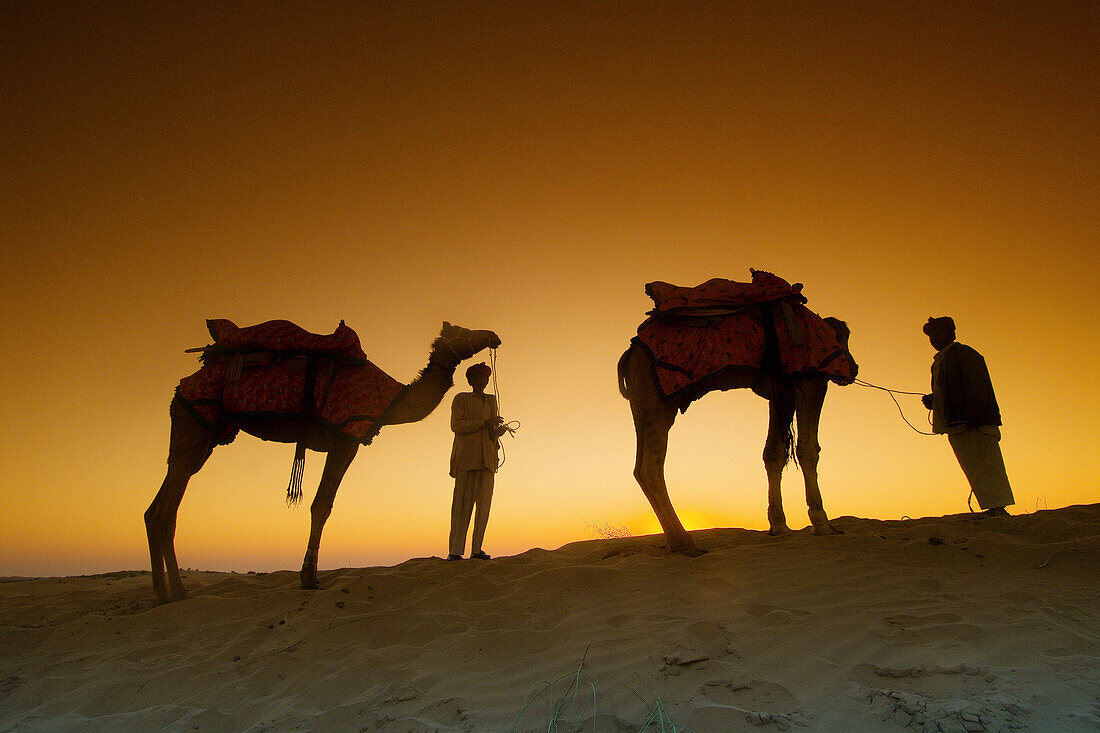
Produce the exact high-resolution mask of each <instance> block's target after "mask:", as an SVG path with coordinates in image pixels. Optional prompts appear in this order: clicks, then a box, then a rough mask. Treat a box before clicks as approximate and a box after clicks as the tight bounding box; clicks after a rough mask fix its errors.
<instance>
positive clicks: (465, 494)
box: [447, 363, 507, 560]
mask: <svg viewBox="0 0 1100 733" xmlns="http://www.w3.org/2000/svg"><path fill="white" fill-rule="evenodd" d="M492 373H493V371H492V369H490V368H489V365H488V364H484V363H482V364H474V365H473V366H472V367H470V368H469V369H467V370H466V381H468V382H469V383H470V386H471V387H473V391H472V392H462V393H460V394H456V395H455V398H454V400H453V401H452V402H451V430H452V431H453V432H454V434H455V439H454V445H453V446H452V448H451V477H452V478H453V479H454V480H455V491H454V498H453V499H452V501H451V536H450V549H449V553H450V554H448V556H447V559H448V560H461V559H462V555H463V553H464V552H465V549H466V531H467V530H468V529H469V527H470V515H471V514H473V515H474V517H473V519H474V532H473V536H472V537H471V538H470V557H471V558H474V559H477V560H488V559H489V555H488V554H486V553H485V551H484V550H483V549H482V547H481V543H482V540H483V539H484V537H485V527H486V525H487V524H488V523H489V507H490V506H491V504H492V502H493V482H494V478H495V474H496V470H497V465H498V460H497V450H498V449H499V447H500V443H499V438H500V436H501V435H503V434H504V433H505V432H506V430H507V429H506V428H505V427H504V424H503V420H501V418H500V416H499V415H497V398H496V395H492V394H485V388H486V387H487V386H488V385H489V377H490V376H491V375H492ZM475 508H476V510H477V511H476V513H475V512H474V510H475Z"/></svg>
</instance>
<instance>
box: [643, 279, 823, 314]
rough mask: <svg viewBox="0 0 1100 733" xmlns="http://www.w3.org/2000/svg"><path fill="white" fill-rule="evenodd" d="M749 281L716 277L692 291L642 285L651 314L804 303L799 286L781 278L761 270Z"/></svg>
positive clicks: (660, 285) (650, 284)
mask: <svg viewBox="0 0 1100 733" xmlns="http://www.w3.org/2000/svg"><path fill="white" fill-rule="evenodd" d="M750 272H751V273H752V282H749V283H740V282H737V281H735V280H724V279H722V278H720V277H716V278H714V279H713V280H707V281H706V282H705V283H703V284H702V285H696V286H695V287H693V288H685V287H680V286H678V285H669V284H668V283H665V282H660V281H658V282H651V283H649V284H647V285H646V286H645V292H646V295H648V296H649V297H651V298H653V303H654V304H655V305H656V307H655V308H654V309H653V310H652V311H650V312H651V313H667V314H675V313H682V314H691V313H693V312H697V311H702V310H710V309H726V310H732V309H736V308H740V307H744V306H748V305H756V304H758V303H772V302H775V301H778V300H791V301H794V302H799V303H805V302H806V298H805V297H803V295H802V283H795V284H794V285H791V284H790V283H789V282H787V281H786V280H784V279H783V278H781V277H777V276H775V275H773V274H771V273H770V272H764V271H763V270H750Z"/></svg>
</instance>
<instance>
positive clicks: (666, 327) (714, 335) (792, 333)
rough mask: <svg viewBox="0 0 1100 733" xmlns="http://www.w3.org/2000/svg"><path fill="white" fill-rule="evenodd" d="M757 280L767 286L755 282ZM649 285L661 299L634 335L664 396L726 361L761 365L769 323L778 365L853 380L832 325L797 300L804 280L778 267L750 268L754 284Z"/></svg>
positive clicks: (840, 381)
mask: <svg viewBox="0 0 1100 733" xmlns="http://www.w3.org/2000/svg"><path fill="white" fill-rule="evenodd" d="M756 284H760V285H763V286H764V287H762V288H759V289H757V288H755V287H754V286H755V285H756ZM737 286H740V287H737ZM646 292H647V293H649V294H650V296H651V297H653V299H654V301H655V302H656V303H657V306H658V307H657V309H656V310H654V311H651V313H653V316H652V317H651V318H649V319H648V320H647V321H646V322H645V323H643V324H642V325H641V326H640V327H639V328H638V335H637V336H636V337H635V339H634V341H635V342H636V343H639V344H641V345H642V346H644V347H645V348H646V349H648V350H649V352H650V353H651V354H652V355H653V359H654V363H655V366H656V370H657V380H658V383H659V384H660V387H661V391H662V392H664V394H665V395H666V396H672V395H675V394H676V393H679V392H681V391H682V390H684V389H686V388H688V387H690V386H692V385H694V384H696V383H697V382H699V381H700V380H702V379H704V378H706V377H709V376H711V375H712V374H715V373H717V372H719V371H721V370H722V369H725V368H726V367H739V366H740V367H753V368H757V369H759V368H764V367H765V366H766V365H765V359H767V358H769V357H768V354H767V353H766V346H767V341H768V332H767V330H768V329H772V328H774V333H775V352H776V353H775V354H773V355H771V359H772V360H773V363H774V364H776V366H777V367H778V369H779V370H780V371H782V372H783V373H785V374H797V373H800V372H820V373H822V374H825V375H826V376H828V377H829V378H830V379H832V380H833V381H835V382H837V383H838V384H850V383H851V382H852V380H853V378H854V377H855V371H854V369H853V365H852V363H851V360H850V359H849V357H848V352H847V350H846V349H845V348H844V347H843V346H842V345H841V343H840V342H839V340H838V339H837V335H836V332H835V331H834V330H833V329H832V327H830V326H829V324H828V323H826V322H825V320H824V319H823V318H821V317H820V316H818V315H817V314H816V313H814V312H813V311H811V310H810V309H809V308H807V307H806V306H805V305H803V304H802V302H800V301H801V300H804V298H802V296H801V286H791V285H790V284H789V283H787V282H786V281H785V280H783V279H782V278H778V277H776V276H775V275H771V274H770V273H762V272H759V271H754V272H753V284H747V283H735V282H733V281H731V280H718V279H715V280H709V281H707V282H706V283H703V285H701V286H699V287H698V288H677V287H676V286H672V285H668V284H667V283H650V284H649V285H647V286H646ZM693 296H698V297H693ZM769 303H772V304H771V305H769ZM716 307H728V308H730V310H729V311H727V312H726V313H725V314H723V315H718V316H714V315H711V316H710V317H700V318H692V317H684V314H689V313H693V312H697V311H696V310H695V309H701V310H702V312H713V311H711V309H713V308H716Z"/></svg>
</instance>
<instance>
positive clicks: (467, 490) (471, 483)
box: [448, 470, 480, 557]
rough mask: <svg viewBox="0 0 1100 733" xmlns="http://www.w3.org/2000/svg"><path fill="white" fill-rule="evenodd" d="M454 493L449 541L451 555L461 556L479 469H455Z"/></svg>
mask: <svg viewBox="0 0 1100 733" xmlns="http://www.w3.org/2000/svg"><path fill="white" fill-rule="evenodd" d="M456 473H457V474H458V475H457V476H456V477H455V493H454V498H452V499H451V537H450V541H449V543H448V544H449V546H450V549H449V550H448V552H450V554H452V555H458V556H460V557H461V556H462V554H463V553H464V552H465V551H466V531H467V530H468V529H469V528H470V514H472V513H473V509H474V499H475V498H476V491H477V474H478V473H480V471H461V470H460V471H457V472H456Z"/></svg>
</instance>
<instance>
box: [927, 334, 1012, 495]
mask: <svg viewBox="0 0 1100 733" xmlns="http://www.w3.org/2000/svg"><path fill="white" fill-rule="evenodd" d="M924 333H925V335H927V336H928V340H929V342H931V344H932V347H933V348H935V349H936V356H935V357H934V358H933V360H932V394H928V395H924V398H923V402H924V406H925V407H927V408H928V409H930V410H932V432H933V433H938V434H943V433H946V434H947V440H948V441H949V442H950V443H951V448H952V450H954V451H955V457H956V458H957V459H958V461H959V465H960V466H961V467H962V470H963V473H964V474H966V479H967V481H969V482H970V488H971V490H972V491H973V492H974V496H975V497H977V499H978V506H979V507H981V508H982V509H983V510H984V513H985V514H986V515H987V516H1005V515H1007V514H1008V512H1007V511H1006V510H1005V507H1006V506H1008V505H1010V504H1014V503H1016V502H1015V499H1014V498H1013V496H1012V487H1011V486H1010V485H1009V483H1008V473H1007V472H1006V471H1005V462H1004V458H1003V457H1002V456H1001V447H1000V445H999V443H1000V440H1001V430H1000V425H1001V412H1000V409H999V408H998V407H997V397H996V395H994V393H993V382H992V381H991V380H990V378H989V370H988V369H987V368H986V366H985V359H983V358H982V355H981V354H979V353H978V352H977V351H975V350H974V349H972V348H970V347H969V346H967V345H966V344H960V343H959V342H958V341H956V340H955V322H954V321H953V320H952V319H951V318H946V317H945V318H929V319H928V322H927V323H925V324H924Z"/></svg>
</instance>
